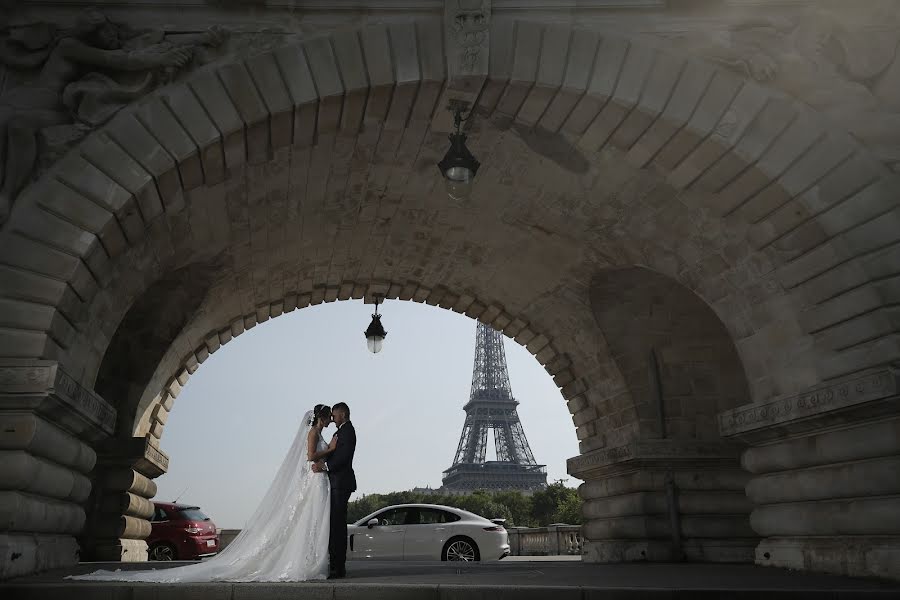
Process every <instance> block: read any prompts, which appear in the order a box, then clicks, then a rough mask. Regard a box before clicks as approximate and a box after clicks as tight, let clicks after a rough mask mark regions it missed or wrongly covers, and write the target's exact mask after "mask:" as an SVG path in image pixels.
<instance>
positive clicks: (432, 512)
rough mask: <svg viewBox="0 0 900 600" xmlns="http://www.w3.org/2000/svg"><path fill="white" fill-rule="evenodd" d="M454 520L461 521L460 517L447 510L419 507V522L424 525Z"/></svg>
mask: <svg viewBox="0 0 900 600" xmlns="http://www.w3.org/2000/svg"><path fill="white" fill-rule="evenodd" d="M453 521H459V517H458V516H456V515H454V514H453V513H449V512H447V511H445V510H437V509H434V508H420V509H419V523H421V524H422V525H437V524H440V523H452V522H453Z"/></svg>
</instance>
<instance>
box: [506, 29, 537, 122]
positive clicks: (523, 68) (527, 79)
mask: <svg viewBox="0 0 900 600" xmlns="http://www.w3.org/2000/svg"><path fill="white" fill-rule="evenodd" d="M515 28H516V37H515V46H514V51H513V55H512V65H511V66H510V72H509V80H508V81H507V83H506V88H505V89H504V90H503V93H502V94H501V95H500V99H499V100H498V101H497V106H496V107H495V108H494V111H495V112H497V113H499V114H500V115H503V116H504V117H508V118H514V117H515V116H516V114H517V113H518V112H519V108H520V107H521V106H522V103H523V102H524V101H525V98H526V96H527V95H528V91H529V90H530V89H531V87H532V86H533V85H534V80H535V76H536V75H537V68H538V60H539V59H540V54H541V37H542V34H543V30H544V27H543V25H541V24H539V23H533V22H527V21H516V23H515Z"/></svg>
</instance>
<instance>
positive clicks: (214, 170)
mask: <svg viewBox="0 0 900 600" xmlns="http://www.w3.org/2000/svg"><path fill="white" fill-rule="evenodd" d="M161 98H162V101H163V102H164V103H165V104H166V106H168V107H169V108H170V109H171V111H172V114H173V115H177V116H178V120H179V123H180V124H181V125H183V126H184V128H185V131H187V133H188V135H190V137H191V140H192V141H193V142H194V144H196V145H197V148H199V150H200V163H201V164H202V166H203V178H204V179H203V181H204V182H205V183H206V184H207V185H215V184H217V183H219V182H221V181H222V180H223V179H225V152H224V147H223V145H222V136H221V134H220V133H219V130H218V129H217V128H216V125H215V124H214V123H213V121H212V119H211V118H210V116H209V115H208V114H207V113H206V110H205V109H204V108H203V106H202V105H201V104H200V101H199V100H198V99H197V96H196V95H195V94H194V92H193V91H192V90H191V88H190V87H188V86H186V85H184V86H175V87H173V88H171V89H170V90H167V91H166V92H165V93H164V94H163V95H162V96H161ZM184 185H185V189H190V188H189V187H188V184H187V182H185V183H184Z"/></svg>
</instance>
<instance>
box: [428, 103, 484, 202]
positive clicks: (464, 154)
mask: <svg viewBox="0 0 900 600" xmlns="http://www.w3.org/2000/svg"><path fill="white" fill-rule="evenodd" d="M467 106H468V103H466V102H460V101H456V102H451V104H450V106H449V109H450V110H452V111H453V124H454V126H455V128H456V131H455V132H454V133H451V134H450V135H449V139H450V149H449V150H447V154H445V155H444V158H443V159H441V162H439V163H438V168H439V169H440V170H441V175H443V176H444V183H445V184H446V186H447V194H448V195H449V196H450V197H451V198H453V199H454V200H464V199H466V198H468V197H469V194H471V192H472V181H473V180H474V179H475V173H477V172H478V167H479V166H480V163H479V162H478V161H477V160H476V159H475V157H474V156H473V155H472V153H471V152H470V151H469V149H468V148H467V147H466V134H464V133H463V132H462V131H461V129H462V124H463V121H467V120H468V119H469V117H466V118H463V116H462V113H463V110H465V108H466V107H467ZM471 114H472V113H471V111H470V112H469V116H471Z"/></svg>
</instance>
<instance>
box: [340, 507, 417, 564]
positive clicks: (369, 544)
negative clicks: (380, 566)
mask: <svg viewBox="0 0 900 600" xmlns="http://www.w3.org/2000/svg"><path fill="white" fill-rule="evenodd" d="M408 510H409V509H406V508H389V509H387V510H385V511H383V512H380V513H378V514H376V515H375V516H374V517H373V518H375V519H378V525H374V526H373V527H366V524H365V523H363V524H362V526H361V528H362V529H361V531H360V532H359V533H356V534H354V536H353V552H354V557H358V558H361V559H368V560H403V536H404V534H405V533H406V525H405V523H406V516H407V512H408Z"/></svg>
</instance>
